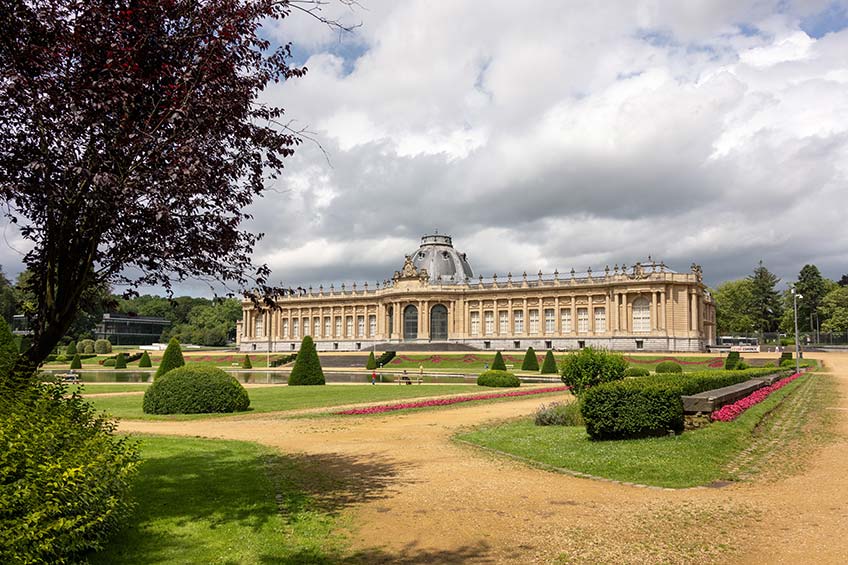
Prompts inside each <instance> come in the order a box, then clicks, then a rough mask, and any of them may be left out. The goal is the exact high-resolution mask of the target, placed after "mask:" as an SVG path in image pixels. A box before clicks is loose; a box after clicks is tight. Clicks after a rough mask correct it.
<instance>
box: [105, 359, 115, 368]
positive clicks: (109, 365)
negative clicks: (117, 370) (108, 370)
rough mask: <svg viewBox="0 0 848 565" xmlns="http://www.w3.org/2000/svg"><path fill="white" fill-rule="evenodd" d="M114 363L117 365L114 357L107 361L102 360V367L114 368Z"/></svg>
mask: <svg viewBox="0 0 848 565" xmlns="http://www.w3.org/2000/svg"><path fill="white" fill-rule="evenodd" d="M115 363H117V359H115V358H114V357H109V358H108V359H104V360H103V366H104V367H114V366H115Z"/></svg>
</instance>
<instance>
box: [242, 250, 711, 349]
mask: <svg viewBox="0 0 848 565" xmlns="http://www.w3.org/2000/svg"><path fill="white" fill-rule="evenodd" d="M428 237H430V238H431V237H432V236H425V238H424V239H425V240H426V239H427V238H428ZM447 239H448V241H449V238H447ZM424 247H425V245H424V244H422V248H424ZM463 259H464V255H463ZM243 306H244V311H243V318H242V321H241V322H239V323H238V329H237V335H238V343H239V347H240V349H241V350H242V351H268V349H269V347H270V349H271V350H272V351H277V352H290V351H296V350H297V349H298V347H299V345H300V340H301V339H302V337H303V336H304V335H307V334H308V335H311V336H312V338H313V340H314V341H315V344H316V346H317V348H318V350H319V351H333V350H337V351H356V350H368V349H370V348H371V347H372V345H375V344H381V345H382V344H391V343H400V342H403V343H462V344H467V345H470V346H473V347H477V348H479V349H484V350H485V349H491V350H523V349H526V348H527V347H528V346H533V347H534V348H536V349H538V350H544V349H558V350H570V349H578V348H580V347H584V346H595V347H604V348H607V349H613V350H621V351H638V350H644V351H657V352H684V351H686V352H694V351H704V350H705V348H706V346H707V345H712V344H714V343H715V306H714V303H713V300H712V297H711V296H710V295H709V293H708V292H707V289H706V287H705V285H704V284H703V280H702V273H701V269H700V267H698V266H697V265H694V264H693V265H692V267H691V270H690V272H687V273H677V272H673V271H671V270H669V269H668V268H667V267H666V266H665V265H664V264H663V263H657V262H654V261H650V260H649V261H648V262H647V263H646V264H642V263H636V264H635V265H633V266H632V267H629V268H628V267H624V266H622V267H621V268H619V267H618V266H616V267H615V268H614V269H610V268H609V267H606V268H605V269H604V270H603V271H601V272H598V273H593V272H592V271H591V270H589V271H588V272H586V273H580V274H577V273H575V272H574V271H573V270H572V271H571V273H569V274H567V275H562V274H560V273H558V272H554V273H553V274H550V275H543V274H542V273H541V272H539V273H538V274H536V275H531V276H528V275H527V274H526V273H524V274H522V275H521V276H518V277H513V276H512V275H511V274H510V275H507V276H506V277H498V276H497V275H494V276H493V277H491V278H488V279H484V278H483V277H478V278H477V279H470V278H464V279H463V280H462V281H461V282H456V281H455V280H447V281H446V280H443V279H442V278H441V276H436V277H435V278H434V277H433V276H431V274H430V273H428V272H427V271H426V270H425V269H418V268H416V267H415V265H414V263H413V260H412V257H411V256H408V257H407V258H406V261H405V263H404V265H403V267H402V269H401V270H399V271H396V272H395V274H394V276H393V277H392V279H391V280H390V281H384V282H382V283H378V284H377V285H376V287H374V288H369V287H368V285H367V283H366V284H365V285H364V287H362V288H359V287H357V286H356V285H355V284H354V285H353V286H352V287H350V288H345V286H344V285H342V286H341V288H340V289H336V288H334V287H333V286H331V287H330V288H329V289H324V288H323V287H319V288H318V290H317V291H315V290H314V289H312V288H310V289H306V290H301V291H300V292H297V293H292V294H291V295H288V296H285V297H283V298H280V299H278V300H277V308H274V309H269V308H258V307H256V306H255V305H254V304H253V303H252V302H251V301H245V302H244V305H243ZM381 349H382V348H381Z"/></svg>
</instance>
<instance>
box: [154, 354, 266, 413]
mask: <svg viewBox="0 0 848 565" xmlns="http://www.w3.org/2000/svg"><path fill="white" fill-rule="evenodd" d="M249 406H250V397H249V396H248V395H247V391H246V390H245V389H244V387H243V386H241V383H239V382H238V381H237V380H236V379H235V377H233V376H231V375H228V374H227V373H225V372H224V371H222V370H221V369H218V368H216V367H210V366H204V365H189V366H185V367H178V368H176V369H172V370H170V371H168V372H167V373H165V374H164V375H162V376H161V377H159V378H158V379H156V380H154V381H153V384H151V385H150V386H149V387H148V388H147V390H146V391H145V392H144V404H143V405H142V408H143V410H144V412H145V414H208V413H213V412H216V413H221V412H241V411H243V410H247V408H248V407H249Z"/></svg>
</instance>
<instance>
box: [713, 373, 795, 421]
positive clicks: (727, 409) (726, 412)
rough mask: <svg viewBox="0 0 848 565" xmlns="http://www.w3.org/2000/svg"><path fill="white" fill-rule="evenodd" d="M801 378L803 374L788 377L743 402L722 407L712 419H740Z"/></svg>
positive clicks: (751, 395)
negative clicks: (757, 405) (752, 407)
mask: <svg viewBox="0 0 848 565" xmlns="http://www.w3.org/2000/svg"><path fill="white" fill-rule="evenodd" d="M800 376H801V373H795V374H794V375H792V376H789V377H786V378H785V379H781V380H779V381H777V382H776V383H774V384H773V385H769V386H765V387H763V388H761V389H759V390H757V391H755V392H752V393H751V394H749V395H748V396H746V397H745V398H742V399H741V400H737V401H736V402H734V403H733V404H728V405H726V406H722V407H721V408H719V409H718V410H716V411H715V412H713V413H712V414H710V419H711V420H712V421H714V422H732V421H733V420H735V419H736V418H738V417H739V416H740V415H741V414H742V413H743V412H744V411H745V410H747V409H748V408H750V407H751V406H754V405H755V404H759V403H760V402H762V401H763V400H765V399H766V398H768V396H769V395H770V394H771V393H773V392H774V391H776V390H780V389H781V388H783V387H785V386H786V385H788V384H789V383H791V382H792V381H794V380H795V379H797V378H798V377H800Z"/></svg>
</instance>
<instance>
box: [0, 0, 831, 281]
mask: <svg viewBox="0 0 848 565" xmlns="http://www.w3.org/2000/svg"><path fill="white" fill-rule="evenodd" d="M331 1H332V0H331ZM360 3H361V6H360V7H355V8H354V9H353V10H350V9H348V8H345V7H344V6H342V5H339V4H331V5H329V6H327V7H326V9H325V13H326V14H327V15H328V16H331V17H335V16H336V15H339V16H341V17H343V18H344V19H345V20H346V21H347V22H349V23H357V22H361V23H362V25H361V27H358V28H357V29H356V30H355V31H354V32H353V33H350V34H343V35H342V36H341V37H340V36H339V34H338V33H337V32H333V31H330V30H328V29H326V28H324V27H322V26H321V25H320V24H317V23H316V22H315V21H313V20H311V19H310V18H308V17H306V16H304V15H302V14H297V13H295V14H294V15H292V16H291V17H290V18H288V19H286V20H284V21H282V22H280V24H279V25H277V26H275V27H274V28H269V29H267V31H266V33H268V34H269V35H270V36H271V37H273V39H274V40H275V41H277V42H286V41H291V42H293V44H294V46H295V53H296V57H297V62H299V63H302V64H305V65H306V66H307V67H308V69H309V71H308V73H307V75H306V77H305V78H302V79H297V80H294V81H290V82H288V83H286V84H282V85H279V86H277V87H275V88H273V89H270V90H269V91H267V92H265V93H264V94H263V98H264V99H265V100H267V101H271V102H274V103H276V104H278V105H280V106H283V107H285V109H286V113H287V115H288V117H289V118H290V119H293V120H294V124H295V127H308V129H309V130H310V131H312V132H313V136H314V138H315V139H316V140H318V141H319V142H320V145H321V146H322V147H323V149H324V150H325V151H326V153H327V156H326V157H325V156H324V155H323V154H322V151H321V150H320V148H319V147H318V146H317V145H316V144H314V143H309V142H308V143H306V144H304V146H303V147H302V148H301V149H300V150H299V151H298V153H297V155H296V156H295V157H294V158H292V159H290V160H289V161H288V164H287V169H286V174H285V175H284V176H283V178H281V179H280V180H278V181H277V182H276V183H275V184H274V185H273V186H272V190H271V191H269V192H268V193H267V195H266V196H265V197H264V198H262V199H261V200H260V201H259V202H257V203H256V205H255V206H254V207H253V210H252V211H253V213H254V214H255V221H254V222H253V223H252V225H251V229H253V230H256V231H262V232H265V233H266V236H265V239H264V240H263V241H262V243H261V244H260V246H259V247H258V248H257V250H256V254H255V258H256V261H257V262H259V263H263V262H264V263H267V264H269V265H270V266H271V267H272V269H273V272H274V277H273V278H274V282H282V283H283V284H285V285H292V286H297V285H303V286H306V285H308V284H312V285H316V286H317V285H318V284H320V283H324V284H328V283H330V282H335V283H336V284H337V285H338V284H339V283H341V282H347V283H348V284H349V283H350V282H351V281H354V280H355V281H359V282H360V283H361V282H362V281H364V280H368V281H370V282H371V283H373V282H374V281H376V280H382V279H384V278H386V277H388V276H390V275H391V273H392V272H393V271H394V270H396V269H399V268H400V266H401V264H402V262H403V255H404V254H405V253H410V252H412V251H413V250H414V249H416V248H417V245H418V241H419V238H420V237H421V236H422V235H423V234H425V233H430V232H432V231H433V230H436V229H438V231H439V233H447V234H450V235H452V236H453V238H454V244H455V246H456V247H457V248H459V249H460V250H462V251H465V252H467V253H468V256H469V259H470V261H471V264H472V267H473V269H474V270H475V274H484V275H487V276H488V275H491V273H493V272H497V273H501V274H504V273H506V272H507V271H512V272H513V273H520V272H521V271H524V270H526V271H528V272H531V273H535V272H537V271H538V270H540V269H541V270H543V271H545V272H551V271H553V270H554V269H555V268H558V269H559V270H560V271H561V272H567V271H569V270H570V269H571V268H572V267H573V268H574V269H576V270H577V271H584V270H585V269H586V267H589V266H592V268H593V269H595V270H598V269H602V268H603V267H604V265H606V264H609V265H613V264H614V263H622V262H625V263H628V264H632V263H633V262H635V261H637V260H640V259H644V258H645V257H646V256H647V255H648V254H651V255H652V256H653V257H655V258H660V259H663V260H664V261H665V262H666V263H667V264H668V265H670V266H671V267H672V268H674V269H676V270H686V269H688V266H689V264H690V263H692V262H693V261H694V262H697V263H700V264H702V265H703V268H704V274H705V279H706V281H707V282H708V283H709V284H713V285H714V284H717V283H719V282H721V281H723V280H727V279H731V278H737V277H742V276H745V275H746V274H748V273H750V271H751V270H752V268H753V267H754V266H755V265H756V263H757V261H759V260H760V259H762V260H763V261H764V262H765V264H766V265H767V266H768V267H769V268H770V269H771V270H772V271H774V272H776V273H777V274H778V275H779V276H781V277H783V278H784V279H794V278H795V276H796V275H797V272H798V270H799V269H800V268H801V266H803V265H804V264H805V263H814V264H816V265H818V266H819V268H820V269H821V270H822V272H823V273H824V274H825V275H826V276H829V277H831V278H838V277H839V276H841V274H842V273H845V272H848V261H846V259H848V228H846V227H845V210H846V206H848V185H847V184H846V177H848V29H846V28H848V1H843V2H829V1H816V0H800V1H795V2H793V1H791V0H774V1H770V0H758V1H751V2H744V1H740V0H692V1H685V2H681V1H678V0H669V1H662V0H653V1H643V2H636V1H633V0H622V1H620V2H613V1H605V2H594V1H586V2H578V1H568V2H566V1H561V2H559V1H550V0H541V1H522V2H516V1H514V0H513V1H509V2H507V1H496V0H465V1H450V2H433V1H415V0H403V1H394V0H360ZM2 255H3V256H2V257H0V259H2V260H3V261H4V267H5V266H6V265H8V264H9V262H8V261H7V260H6V257H8V255H9V253H8V251H4V252H3V254H2ZM10 266H11V265H10ZM6 270H7V271H9V270H11V271H13V272H14V268H12V269H9V268H6Z"/></svg>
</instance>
